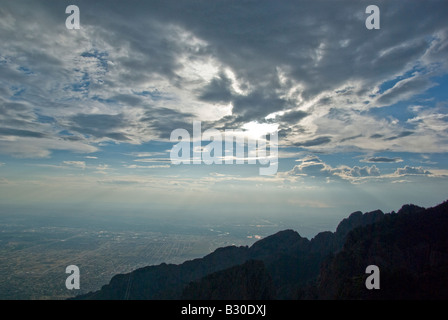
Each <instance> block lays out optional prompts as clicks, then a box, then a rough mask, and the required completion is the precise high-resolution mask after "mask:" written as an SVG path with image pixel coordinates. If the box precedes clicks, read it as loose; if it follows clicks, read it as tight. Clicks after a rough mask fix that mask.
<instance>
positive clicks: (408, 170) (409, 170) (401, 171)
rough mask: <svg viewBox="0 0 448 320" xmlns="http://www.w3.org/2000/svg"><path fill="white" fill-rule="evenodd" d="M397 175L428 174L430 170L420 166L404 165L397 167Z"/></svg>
mask: <svg viewBox="0 0 448 320" xmlns="http://www.w3.org/2000/svg"><path fill="white" fill-rule="evenodd" d="M394 174H395V175H397V176H406V175H429V174H431V172H430V171H428V170H425V169H424V168H422V167H411V166H405V167H404V168H398V169H397V170H396V171H395V173H394Z"/></svg>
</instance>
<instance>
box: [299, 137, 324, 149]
mask: <svg viewBox="0 0 448 320" xmlns="http://www.w3.org/2000/svg"><path fill="white" fill-rule="evenodd" d="M330 142H331V137H318V138H315V139H312V140H307V141H304V142H296V143H295V145H296V146H297V147H313V146H319V145H322V144H327V143H330Z"/></svg>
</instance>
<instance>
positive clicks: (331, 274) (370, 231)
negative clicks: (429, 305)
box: [74, 202, 448, 300]
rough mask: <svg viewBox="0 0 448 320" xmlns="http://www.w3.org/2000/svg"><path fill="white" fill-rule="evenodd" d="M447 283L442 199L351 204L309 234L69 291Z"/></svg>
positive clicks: (275, 293) (353, 293)
mask: <svg viewBox="0 0 448 320" xmlns="http://www.w3.org/2000/svg"><path fill="white" fill-rule="evenodd" d="M369 265H377V266H378V267H379V269H380V282H381V288H380V289H379V290H368V289H367V288H366V286H365V281H366V278H367V277H368V276H369V274H366V273H365V270H366V267H367V266H369ZM446 284H448V202H444V203H442V204H440V205H438V206H436V207H434V208H429V209H425V208H421V207H418V206H415V205H404V206H403V207H402V208H401V209H400V210H399V211H398V212H397V213H395V212H391V213H387V214H384V213H383V212H382V211H380V210H376V211H372V212H367V213H364V214H363V213H362V212H359V211H358V212H354V213H352V214H350V215H349V216H348V217H347V218H345V219H343V220H342V221H341V222H340V223H339V225H338V226H337V228H336V231H335V232H330V231H326V232H321V233H319V234H317V235H316V236H315V237H314V238H312V239H311V240H308V239H307V238H303V237H301V236H300V235H299V234H298V233H297V232H296V231H293V230H284V231H280V232H278V233H276V234H273V235H271V236H268V237H266V238H264V239H262V240H259V241H257V242H256V243H254V244H253V245H252V246H251V247H247V246H241V247H236V246H229V247H224V248H219V249H217V250H215V251H214V252H213V253H210V254H209V255H206V256H205V257H203V258H200V259H194V260H191V261H186V262H184V263H182V264H179V265H174V264H165V263H163V264H160V265H157V266H149V267H145V268H140V269H137V270H135V271H133V272H130V273H127V274H119V275H116V276H114V277H113V278H112V279H111V281H110V283H109V284H107V285H105V286H103V287H102V288H101V289H100V290H98V291H96V292H89V293H87V294H84V295H80V296H77V297H75V298H74V299H81V300H82V299H88V300H90V299H92V300H95V299H99V300H122V299H125V300H126V299H130V300H140V299H156V300H157V299H164V300H170V299H179V300H180V299H203V300H207V299H213V300H215V299H216V300H219V299H230V300H245V299H250V300H258V299H264V300H266V299H441V298H445V299H446V298H448V289H447V285H446Z"/></svg>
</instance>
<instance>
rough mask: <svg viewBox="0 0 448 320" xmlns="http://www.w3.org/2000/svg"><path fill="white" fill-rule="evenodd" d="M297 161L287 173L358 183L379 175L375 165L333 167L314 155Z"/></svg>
mask: <svg viewBox="0 0 448 320" xmlns="http://www.w3.org/2000/svg"><path fill="white" fill-rule="evenodd" d="M298 161H299V162H301V164H299V165H296V166H294V168H293V169H292V170H291V171H289V172H288V174H289V175H291V176H303V177H314V178H326V179H336V180H337V179H343V180H346V181H350V182H351V183H358V182H360V181H361V180H363V179H364V178H370V177H379V176H380V175H381V172H380V170H379V169H378V168H377V167H376V166H375V165H373V166H371V167H369V166H365V167H359V166H354V167H348V166H339V167H336V168H334V167H332V166H330V165H328V164H326V163H324V162H323V161H322V160H321V159H320V158H318V157H316V156H307V157H305V158H302V159H299V160H298Z"/></svg>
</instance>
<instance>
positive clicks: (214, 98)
mask: <svg viewBox="0 0 448 320" xmlns="http://www.w3.org/2000/svg"><path fill="white" fill-rule="evenodd" d="M231 85H232V81H231V80H230V79H229V78H228V77H227V76H226V75H225V74H223V73H221V74H220V75H219V77H218V78H214V79H213V80H212V81H211V82H210V83H209V84H208V85H206V86H205V87H204V88H203V89H202V90H201V92H200V96H199V99H200V100H202V101H208V102H217V103H229V102H230V101H232V95H233V94H232V89H231Z"/></svg>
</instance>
